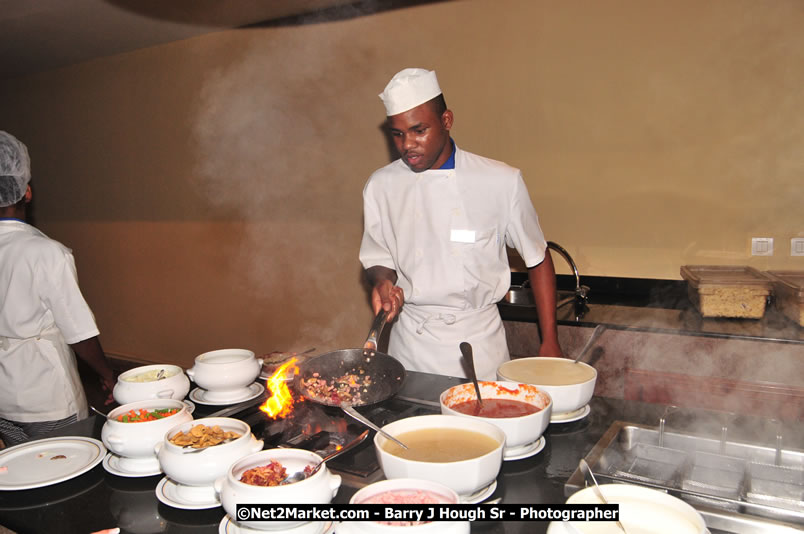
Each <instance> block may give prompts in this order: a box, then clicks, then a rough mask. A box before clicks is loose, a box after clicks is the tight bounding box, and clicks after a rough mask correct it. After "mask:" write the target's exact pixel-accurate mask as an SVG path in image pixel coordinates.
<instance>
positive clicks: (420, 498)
mask: <svg viewBox="0 0 804 534" xmlns="http://www.w3.org/2000/svg"><path fill="white" fill-rule="evenodd" d="M459 502H460V497H459V496H458V494H457V493H455V491H453V490H452V489H450V488H448V487H447V486H445V485H444V484H441V483H439V482H433V481H431V480H422V479H416V478H395V479H392V480H381V481H379V482H374V483H373V484H369V485H368V486H365V487H363V488H362V489H360V490H358V491H357V492H356V493H355V494H354V495H352V498H351V499H350V500H349V504H356V505H365V504H379V505H391V506H393V505H439V504H444V505H449V504H458V503H459ZM422 513H423V515H422V516H421V517H419V518H416V517H409V518H404V519H399V518H388V519H387V520H383V521H349V522H344V523H342V524H341V525H340V526H339V527H338V533H339V534H391V533H394V532H395V533H397V534H399V532H400V531H401V532H404V533H405V534H430V533H438V534H469V531H470V523H469V521H432V520H430V521H428V520H427V514H428V513H429V512H427V511H426V510H423V511H422ZM341 530H342V532H341Z"/></svg>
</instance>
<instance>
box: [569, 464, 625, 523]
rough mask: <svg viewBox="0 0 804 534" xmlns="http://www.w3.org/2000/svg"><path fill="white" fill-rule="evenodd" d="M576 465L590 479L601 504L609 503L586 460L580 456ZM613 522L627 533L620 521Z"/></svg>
mask: <svg viewBox="0 0 804 534" xmlns="http://www.w3.org/2000/svg"><path fill="white" fill-rule="evenodd" d="M578 467H580V468H581V473H583V476H584V478H587V477H588V478H591V479H592V483H593V484H594V486H592V487H593V488H594V492H595V495H597V498H598V499H600V500H601V501H602V502H603V504H609V501H607V500H606V498H605V497H604V496H603V492H602V491H600V486H598V485H597V479H596V478H595V475H594V473H592V468H590V467H589V464H588V463H586V460H584V459H583V458H581V461H580V462H579V463H578ZM615 522H616V523H617V526H618V527H620V530H622V531H623V532H625V534H628V532H627V531H626V530H625V527H624V526H623V524H622V523H620V522H619V521H615Z"/></svg>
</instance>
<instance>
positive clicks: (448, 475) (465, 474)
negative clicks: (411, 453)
mask: <svg viewBox="0 0 804 534" xmlns="http://www.w3.org/2000/svg"><path fill="white" fill-rule="evenodd" d="M425 428H437V429H445V430H448V429H460V430H469V431H473V432H477V433H480V434H485V435H487V436H489V437H491V438H493V439H494V440H495V441H497V442H498V443H499V445H498V446H497V447H496V448H494V449H493V450H492V451H491V452H489V453H486V454H484V455H482V456H478V457H476V458H471V459H468V460H459V461H454V462H422V461H416V460H407V459H404V458H400V457H399V456H395V455H393V454H391V453H389V452H388V451H387V450H386V449H385V448H384V445H386V444H387V443H388V442H389V441H390V440H388V439H387V438H386V437H385V436H383V435H382V434H380V433H377V434H376V435H375V436H374V448H375V450H376V452H377V458H378V460H379V463H380V467H382V471H383V473H385V478H388V479H394V478H420V479H424V480H432V481H434V482H440V483H441V484H444V485H445V486H447V487H449V488H451V489H452V490H454V491H455V492H456V493H458V494H459V495H464V496H465V495H471V494H473V493H475V492H477V491H479V490H481V489H483V488H485V487H486V486H488V485H490V484H491V483H492V482H494V480H495V479H496V478H497V474H498V473H499V472H500V467H501V466H502V459H503V448H504V446H505V432H503V431H502V430H500V428H499V427H497V426H495V425H493V424H491V423H487V422H485V421H481V420H479V419H476V418H471V417H458V416H457V415H420V416H416V417H407V418H405V419H399V420H398V421H394V422H393V423H389V424H387V425H385V426H384V427H382V429H383V430H384V431H385V432H387V433H388V434H390V435H392V436H394V437H396V438H399V437H400V435H401V434H404V433H405V432H409V431H412V430H422V429H425Z"/></svg>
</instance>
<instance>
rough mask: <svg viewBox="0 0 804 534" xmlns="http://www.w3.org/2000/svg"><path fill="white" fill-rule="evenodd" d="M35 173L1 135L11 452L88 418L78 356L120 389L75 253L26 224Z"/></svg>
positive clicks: (0, 268) (4, 380) (1, 363)
mask: <svg viewBox="0 0 804 534" xmlns="http://www.w3.org/2000/svg"><path fill="white" fill-rule="evenodd" d="M30 167H31V164H30V158H29V156H28V150H27V148H26V147H25V145H24V144H23V143H21V142H20V141H19V140H17V139H16V138H15V137H14V136H12V135H10V134H8V133H6V132H2V131H0V438H2V439H3V442H4V443H5V445H6V446H10V445H15V444H17V443H21V442H24V441H27V440H28V439H33V438H38V437H40V436H42V435H44V434H46V433H48V432H50V431H52V430H54V429H55V428H59V427H60V426H64V425H65V424H68V423H70V422H72V421H75V420H78V419H83V418H85V417H86V416H87V400H86V396H85V394H84V389H83V386H82V384H81V379H80V377H79V373H78V366H77V364H76V359H75V354H78V356H80V357H81V358H82V359H83V360H85V361H86V362H87V363H88V364H89V365H90V366H91V367H92V368H93V369H94V370H95V371H96V372H97V373H98V374H99V376H100V378H101V382H102V386H103V388H104V389H106V390H107V392H108V393H110V392H111V391H112V388H113V387H114V384H115V376H114V372H113V371H112V369H111V368H110V367H109V364H108V362H107V360H106V356H105V355H104V353H103V349H102V348H101V345H100V341H99V340H98V328H97V326H96V325H95V318H94V316H93V315H92V311H91V310H90V309H89V306H88V305H87V303H86V301H85V300H84V297H83V296H82V294H81V291H80V289H79V288H78V278H77V276H76V269H75V261H74V259H73V255H72V253H71V252H70V249H68V248H67V247H65V246H64V245H62V244H61V243H59V242H57V241H54V240H52V239H50V238H48V237H47V236H45V235H44V234H43V233H42V232H40V231H39V230H37V229H36V228H34V227H33V226H31V225H30V224H28V223H27V222H25V217H26V204H28V203H29V202H30V201H31V198H32V194H33V193H32V191H31V186H30V185H29V182H30V179H31V171H30ZM74 353H75V354H74Z"/></svg>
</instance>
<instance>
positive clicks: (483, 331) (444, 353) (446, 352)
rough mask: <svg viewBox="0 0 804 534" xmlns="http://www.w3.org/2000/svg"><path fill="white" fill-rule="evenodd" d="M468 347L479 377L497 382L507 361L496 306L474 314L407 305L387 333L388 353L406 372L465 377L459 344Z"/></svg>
mask: <svg viewBox="0 0 804 534" xmlns="http://www.w3.org/2000/svg"><path fill="white" fill-rule="evenodd" d="M462 341H466V342H468V343H470V344H471V345H472V352H473V356H474V358H473V359H474V363H475V369H476V371H477V377H478V378H479V379H481V380H496V379H497V367H499V366H500V364H502V363H503V362H504V361H507V360H508V359H509V356H508V344H507V343H506V340H505V329H504V328H503V324H502V320H501V319H500V313H499V311H498V310H497V306H496V304H492V305H490V306H486V307H484V308H480V309H474V310H456V309H454V308H442V307H437V306H416V305H415V304H405V305H404V306H403V307H402V312H401V313H400V315H399V319H398V320H397V321H396V322H395V323H394V324H393V327H392V328H391V336H390V340H389V344H388V353H389V354H390V355H391V356H393V357H395V358H397V359H398V360H399V361H401V362H402V364H403V365H404V366H405V368H406V369H410V370H413V371H421V372H424V373H433V374H439V375H448V376H455V377H461V378H465V377H467V376H468V375H467V372H466V369H465V368H464V361H463V357H462V356H461V351H460V348H459V346H460V343H461V342H462Z"/></svg>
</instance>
